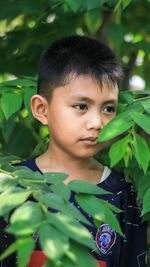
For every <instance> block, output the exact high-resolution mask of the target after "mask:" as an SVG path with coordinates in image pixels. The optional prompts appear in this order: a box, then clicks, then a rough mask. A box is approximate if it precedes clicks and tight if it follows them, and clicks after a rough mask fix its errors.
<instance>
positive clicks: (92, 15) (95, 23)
mask: <svg viewBox="0 0 150 267" xmlns="http://www.w3.org/2000/svg"><path fill="white" fill-rule="evenodd" d="M84 18H85V22H86V25H87V27H88V30H89V31H90V32H91V33H92V34H93V33H95V32H96V31H97V30H98V28H99V27H100V25H101V23H102V14H101V11H100V10H96V9H94V10H91V11H89V12H87V13H86V14H85V16H84Z"/></svg>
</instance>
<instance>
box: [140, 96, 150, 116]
mask: <svg viewBox="0 0 150 267" xmlns="http://www.w3.org/2000/svg"><path fill="white" fill-rule="evenodd" d="M141 104H142V106H143V107H144V109H145V111H146V112H147V113H150V98H147V99H145V100H143V101H141Z"/></svg>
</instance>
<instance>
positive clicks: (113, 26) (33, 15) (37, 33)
mask: <svg viewBox="0 0 150 267" xmlns="http://www.w3.org/2000/svg"><path fill="white" fill-rule="evenodd" d="M74 34H80V35H86V36H89V37H93V38H96V39H98V40H100V41H101V42H104V43H106V44H108V45H109V46H110V47H111V48H112V49H113V50H114V52H115V53H116V55H117V56H118V58H119V59H120V60H121V62H122V64H123V67H124V72H125V78H124V79H123V82H122V85H121V88H120V89H121V90H129V89H130V90H132V89H144V88H145V89H149V88H150V75H149V66H150V1H149V0H120V1H117V0H92V1H91V0H64V1H61V0H32V1H31V0H30V1H29V0H5V1H3V0H0V82H1V85H0V151H1V153H4V154H13V155H16V156H19V157H22V158H27V157H31V156H33V155H36V154H39V153H41V152H42V151H44V150H45V148H46V145H47V142H48V138H47V134H48V131H47V128H46V127H45V126H41V125H40V124H39V123H38V122H37V121H35V120H34V119H33V117H32V115H31V111H30V107H29V103H30V97H31V96H32V95H33V94H34V93H35V92H36V79H37V71H38V63H39V59H40V57H41V55H42V53H43V51H44V50H45V49H46V48H47V46H48V45H49V44H50V43H51V42H52V41H54V40H55V39H57V38H60V37H62V36H68V35H74ZM135 75H136V76H135ZM137 75H138V78H137ZM16 78H19V80H17V81H15V79H16ZM9 80H10V81H9ZM8 81H9V82H8Z"/></svg>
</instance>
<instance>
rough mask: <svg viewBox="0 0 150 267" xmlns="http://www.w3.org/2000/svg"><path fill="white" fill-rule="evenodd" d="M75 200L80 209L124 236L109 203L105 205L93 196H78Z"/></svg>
mask: <svg viewBox="0 0 150 267" xmlns="http://www.w3.org/2000/svg"><path fill="white" fill-rule="evenodd" d="M75 198H76V201H77V202H78V203H79V205H80V207H81V208H82V209H83V210H85V211H86V212H87V213H88V214H90V215H92V216H93V217H94V218H95V219H97V220H99V221H102V222H105V223H108V224H109V225H110V226H111V227H112V228H113V229H114V230H116V231H117V232H118V233H119V234H120V235H123V234H122V231H121V228H120V225H119V223H118V220H117V219H116V217H115V215H114V214H113V213H112V211H111V210H110V208H109V206H108V205H107V202H106V203H105V202H104V201H101V199H98V198H96V197H94V196H91V195H87V196H84V195H81V194H78V195H76V196H75Z"/></svg>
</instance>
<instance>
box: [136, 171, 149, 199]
mask: <svg viewBox="0 0 150 267" xmlns="http://www.w3.org/2000/svg"><path fill="white" fill-rule="evenodd" d="M149 187H150V171H148V172H147V173H146V174H145V175H143V176H142V177H140V179H139V182H138V190H137V193H138V200H139V199H141V198H143V196H144V194H145V192H146V190H147V189H148V188H149Z"/></svg>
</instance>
